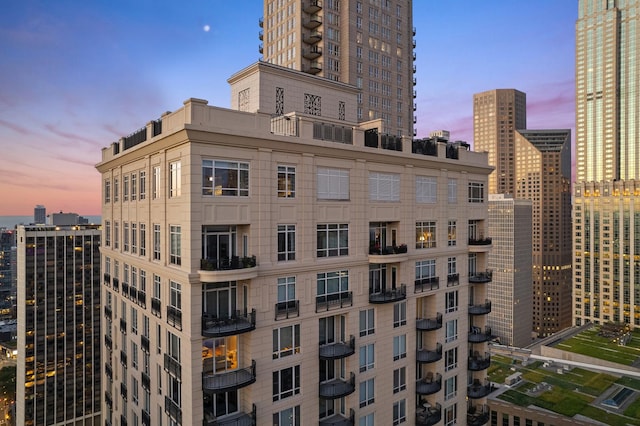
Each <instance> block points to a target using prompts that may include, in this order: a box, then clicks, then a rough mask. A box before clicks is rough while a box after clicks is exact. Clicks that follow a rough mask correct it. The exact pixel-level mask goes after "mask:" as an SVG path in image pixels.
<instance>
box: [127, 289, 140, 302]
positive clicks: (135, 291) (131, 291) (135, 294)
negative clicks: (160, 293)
mask: <svg viewBox="0 0 640 426" xmlns="http://www.w3.org/2000/svg"><path fill="white" fill-rule="evenodd" d="M129 298H130V299H131V300H132V301H133V302H137V301H138V289H137V288H135V287H133V286H131V287H129Z"/></svg>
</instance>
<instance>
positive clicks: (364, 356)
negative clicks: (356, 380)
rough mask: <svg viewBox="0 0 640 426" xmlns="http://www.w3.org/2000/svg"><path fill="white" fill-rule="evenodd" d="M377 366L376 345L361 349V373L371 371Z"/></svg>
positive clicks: (372, 344) (371, 344)
mask: <svg viewBox="0 0 640 426" xmlns="http://www.w3.org/2000/svg"><path fill="white" fill-rule="evenodd" d="M374 366H375V344H374V343H370V344H368V345H365V346H362V347H360V372H361V373H362V372H364V371H367V370H371V369H372V368H373V367H374Z"/></svg>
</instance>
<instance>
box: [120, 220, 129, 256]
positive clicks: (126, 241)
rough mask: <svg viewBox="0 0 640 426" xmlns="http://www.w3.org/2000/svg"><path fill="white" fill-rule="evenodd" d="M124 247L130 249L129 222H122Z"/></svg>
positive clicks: (126, 249)
mask: <svg viewBox="0 0 640 426" xmlns="http://www.w3.org/2000/svg"><path fill="white" fill-rule="evenodd" d="M122 246H123V247H122V248H123V250H124V251H129V222H123V223H122Z"/></svg>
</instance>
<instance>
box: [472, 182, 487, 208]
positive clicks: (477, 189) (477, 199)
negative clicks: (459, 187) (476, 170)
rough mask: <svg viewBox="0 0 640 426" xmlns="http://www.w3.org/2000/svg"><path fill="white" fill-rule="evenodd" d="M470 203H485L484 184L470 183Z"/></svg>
mask: <svg viewBox="0 0 640 426" xmlns="http://www.w3.org/2000/svg"><path fill="white" fill-rule="evenodd" d="M469 202H470V203H484V183H482V182H469Z"/></svg>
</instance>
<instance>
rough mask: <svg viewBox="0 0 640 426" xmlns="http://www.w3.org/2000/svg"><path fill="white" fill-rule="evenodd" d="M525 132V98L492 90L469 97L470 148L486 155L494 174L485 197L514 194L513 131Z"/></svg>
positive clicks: (521, 93)
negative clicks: (470, 105)
mask: <svg viewBox="0 0 640 426" xmlns="http://www.w3.org/2000/svg"><path fill="white" fill-rule="evenodd" d="M526 128H527V95H526V94H525V93H523V92H520V91H518V90H515V89H495V90H489V91H486V92H482V93H476V94H475V95H473V147H474V150H475V151H477V152H482V151H486V152H488V153H489V164H490V165H492V166H494V167H495V170H494V171H493V173H491V175H490V176H489V194H511V195H514V194H515V182H516V181H515V166H516V160H515V152H516V147H515V138H516V130H518V129H526Z"/></svg>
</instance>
